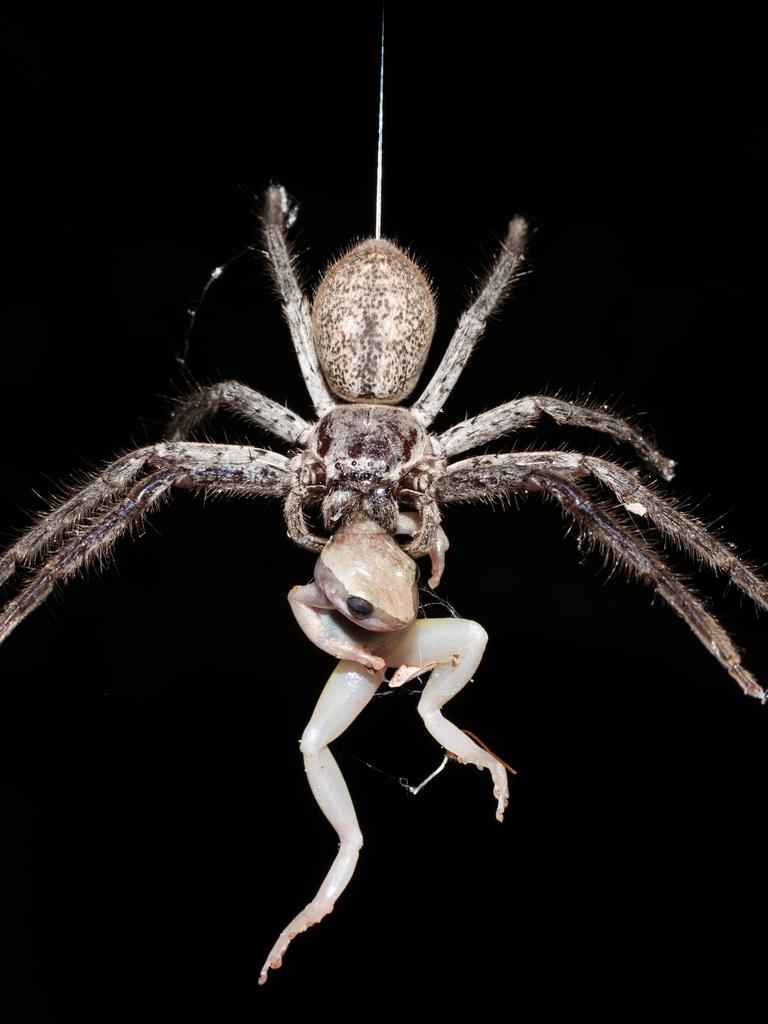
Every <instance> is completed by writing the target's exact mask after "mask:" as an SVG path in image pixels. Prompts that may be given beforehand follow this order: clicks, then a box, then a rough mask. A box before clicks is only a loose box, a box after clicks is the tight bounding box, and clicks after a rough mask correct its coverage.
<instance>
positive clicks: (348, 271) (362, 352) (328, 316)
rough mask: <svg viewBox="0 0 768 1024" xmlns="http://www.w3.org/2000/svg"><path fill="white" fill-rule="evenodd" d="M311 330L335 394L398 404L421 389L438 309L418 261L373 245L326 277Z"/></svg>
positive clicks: (354, 252) (359, 248)
mask: <svg viewBox="0 0 768 1024" xmlns="http://www.w3.org/2000/svg"><path fill="white" fill-rule="evenodd" d="M312 324H313V328H314V336H315V346H316V348H317V354H318V356H319V359H320V363H321V365H322V368H323V372H324V374H325V377H326V380H327V382H328V386H329V387H330V388H331V390H332V391H333V392H334V394H336V395H338V396H339V397H340V398H344V399H346V400H347V401H349V402H378V403H386V404H394V403H396V402H400V401H402V400H403V399H404V398H407V397H408V395H409V394H410V393H411V391H413V389H414V387H415V386H416V382H417V380H418V378H419V374H420V373H421V370H422V367H423V366H424V360H425V359H426V358H427V353H428V351H429V346H430V344H431V342H432V335H433V333H434V329H435V303H434V299H433V297H432V292H431V290H430V287H429V282H428V281H427V279H426V277H425V276H424V274H423V273H422V271H421V270H420V269H419V267H418V266H417V265H416V264H415V263H414V261H413V260H412V259H411V258H410V257H409V256H406V254H405V253H404V252H403V251H402V250H401V249H398V247H397V246H396V245H394V243H392V242H388V241H386V240H385V239H381V238H370V239H368V240H367V241H365V242H361V243H360V244H359V245H356V246H355V247H354V248H353V249H350V251H349V252H347V253H345V254H344V255H343V256H342V257H341V258H340V259H339V260H337V261H336V263H334V264H333V265H332V266H331V268H330V269H329V270H328V272H327V274H326V275H325V277H324V278H323V280H322V281H321V282H320V286H319V288H318V290H317V294H316V295H315V301H314V305H313V309H312Z"/></svg>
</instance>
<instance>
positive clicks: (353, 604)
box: [347, 597, 373, 619]
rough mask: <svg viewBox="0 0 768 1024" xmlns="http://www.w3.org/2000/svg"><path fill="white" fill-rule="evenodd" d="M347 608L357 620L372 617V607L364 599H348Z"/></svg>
mask: <svg viewBox="0 0 768 1024" xmlns="http://www.w3.org/2000/svg"><path fill="white" fill-rule="evenodd" d="M347 608H349V610H350V611H351V612H352V614H353V615H354V616H356V617H357V618H358V619H367V618H368V616H369V615H373V605H372V604H371V602H370V601H366V599H365V598H364V597H348V598H347Z"/></svg>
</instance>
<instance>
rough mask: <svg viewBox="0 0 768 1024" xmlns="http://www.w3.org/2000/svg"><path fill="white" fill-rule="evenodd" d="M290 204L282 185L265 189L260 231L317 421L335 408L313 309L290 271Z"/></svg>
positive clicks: (291, 270) (292, 270)
mask: <svg viewBox="0 0 768 1024" xmlns="http://www.w3.org/2000/svg"><path fill="white" fill-rule="evenodd" d="M291 212H292V211H291V204H290V201H289V199H288V194H287V192H286V191H285V189H284V188H283V187H282V185H271V186H270V187H269V188H268V189H267V193H266V196H265V199H264V208H263V213H262V227H263V235H264V244H265V246H266V253H265V254H266V256H267V259H268V260H269V266H270V269H271V271H272V278H273V280H274V282H275V286H276V288H277V290H278V292H279V294H280V298H281V299H282V303H283V312H284V313H285V318H286V320H287V321H288V328H289V330H290V332H291V338H292V339H293V345H294V348H295V349H296V358H297V359H298V361H299V367H300V369H301V375H302V377H303V378H304V383H305V384H306V386H307V391H308V392H309V397H310V398H311V399H312V404H313V405H314V407H315V411H316V412H317V415H318V417H321V416H324V415H325V414H326V413H327V412H330V410H331V409H332V408H333V407H334V406H335V405H336V400H335V399H334V397H333V395H332V394H331V392H330V391H329V390H328V386H327V384H326V383H325V377H324V376H323V371H322V369H321V367H320V360H319V359H318V356H317V350H316V349H315V340H314V332H313V330H312V309H311V306H310V302H309V299H308V298H307V297H306V295H305V294H304V293H303V291H302V290H301V286H300V285H299V282H298V279H297V278H296V274H295V272H294V269H293V261H292V259H291V253H290V250H289V248H288V242H287V241H286V237H285V232H286V221H287V220H289V218H290V216H291Z"/></svg>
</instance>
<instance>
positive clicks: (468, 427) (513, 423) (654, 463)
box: [437, 395, 675, 480]
mask: <svg viewBox="0 0 768 1024" xmlns="http://www.w3.org/2000/svg"><path fill="white" fill-rule="evenodd" d="M543 415H547V416H549V417H550V418H551V419H552V420H554V421H555V423H557V424H558V425H559V426H573V427H586V428H587V429H588V430H597V431H600V433H603V434H608V435H609V436H610V437H612V438H613V440H614V441H617V442H623V443H625V444H629V445H632V447H633V448H634V449H635V451H636V452H637V453H638V455H639V456H640V458H641V459H643V461H644V462H646V463H647V464H648V466H650V468H651V469H653V470H654V471H655V472H656V473H658V474H659V476H661V477H663V478H664V480H671V479H672V477H673V476H674V475H675V463H674V461H673V460H672V459H668V458H667V457H666V456H665V455H663V454H662V453H661V452H660V451H659V450H658V449H657V448H656V447H655V446H654V445H653V444H652V443H651V442H650V441H649V440H648V438H647V437H645V436H644V435H643V434H642V433H641V432H640V431H639V430H637V429H635V427H634V426H633V425H632V424H631V423H628V422H627V421H626V420H625V419H622V418H621V417H620V416H616V415H614V414H613V413H611V412H609V411H607V410H606V409H605V407H597V406H589V405H581V404H579V403H578V402H566V401H564V400H563V399H561V398H555V397H552V396H549V395H527V396H526V397H525V398H516V399H514V400H513V401H511V402H505V403H504V405H499V406H496V408H495V409H489V410H487V412H482V413H480V414H479V415H478V416H472V417H470V418H468V419H466V420H464V421H463V422H462V423H457V424H456V425H455V426H453V427H451V428H450V430H446V431H445V432H444V433H442V434H440V435H439V437H438V439H437V440H438V443H439V444H440V445H441V447H442V449H443V453H444V454H445V455H446V457H448V458H451V457H452V456H454V455H459V454H460V453H461V452H465V451H469V450H470V449H471V448H478V447H480V446H481V445H484V444H487V443H488V442H489V441H494V440H495V439H496V438H497V437H503V436H504V435H505V434H513V433H515V432H516V431H518V430H525V429H527V428H529V427H533V426H534V425H535V424H536V423H537V422H538V421H539V420H540V419H541V417H542V416H543Z"/></svg>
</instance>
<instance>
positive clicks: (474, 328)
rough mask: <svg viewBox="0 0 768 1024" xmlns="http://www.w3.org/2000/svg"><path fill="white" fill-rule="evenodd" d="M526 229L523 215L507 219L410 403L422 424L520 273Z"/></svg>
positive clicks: (437, 407) (432, 413)
mask: <svg viewBox="0 0 768 1024" xmlns="http://www.w3.org/2000/svg"><path fill="white" fill-rule="evenodd" d="M527 232H528V226H527V224H526V222H525V220H524V219H523V218H522V217H515V218H514V220H512V221H511V222H510V225H509V228H508V229H507V235H506V238H505V239H504V241H503V243H502V246H501V251H500V252H499V255H498V256H497V257H496V262H495V263H494V265H493V267H492V269H491V272H490V273H489V274H488V277H487V278H486V281H485V284H484V285H483V287H482V288H481V290H480V292H479V294H478V295H477V297H476V298H475V300H474V302H472V304H471V305H470V306H469V307H468V309H466V310H465V311H464V312H463V313H462V315H461V317H460V319H459V322H458V325H457V327H456V330H455V331H454V333H453V337H452V338H451V340H450V342H449V344H448V348H447V349H446V350H445V355H444V356H443V358H442V360H441V362H440V365H439V366H438V368H437V370H436V371H435V374H434V376H433V377H432V380H431V381H430V382H429V384H427V386H426V388H425V389H424V391H423V392H422V393H421V395H420V397H419V399H418V401H417V402H415V403H414V405H413V406H411V412H412V413H413V415H414V416H415V417H416V419H417V420H418V421H419V422H420V423H421V425H422V426H423V427H428V426H429V425H430V423H431V422H432V420H433V419H434V418H435V416H437V414H438V413H439V412H440V410H441V409H442V407H443V405H444V404H445V402H446V400H447V399H448V396H449V395H450V393H451V391H453V389H454V387H455V385H456V381H457V380H458V379H459V377H460V376H461V372H462V370H463V369H464V367H465V366H466V365H467V362H468V360H469V357H470V356H471V355H472V350H473V349H474V347H475V345H476V344H477V341H478V339H479V338H480V335H481V334H482V333H483V331H484V330H485V325H486V322H487V321H488V318H489V317H490V316H491V315H492V314H493V313H494V312H495V311H496V309H497V308H498V306H499V304H500V303H501V301H502V300H503V299H504V297H505V296H506V295H507V293H508V292H509V291H510V289H511V288H512V285H513V284H514V283H515V281H516V280H517V278H518V277H519V276H520V267H521V265H522V263H523V253H524V250H525V240H526V236H527Z"/></svg>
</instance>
